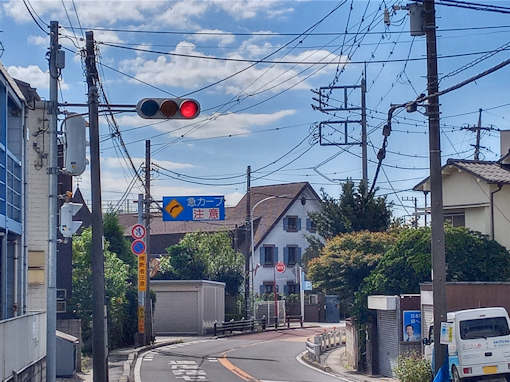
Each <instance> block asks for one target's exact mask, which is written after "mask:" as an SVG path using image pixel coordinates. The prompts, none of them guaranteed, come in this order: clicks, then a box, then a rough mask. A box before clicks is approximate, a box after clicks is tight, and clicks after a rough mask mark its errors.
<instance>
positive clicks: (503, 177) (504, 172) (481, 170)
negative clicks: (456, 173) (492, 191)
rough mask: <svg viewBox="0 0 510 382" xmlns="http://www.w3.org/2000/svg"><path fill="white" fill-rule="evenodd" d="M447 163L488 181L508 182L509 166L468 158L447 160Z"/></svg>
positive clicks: (509, 178) (509, 176)
mask: <svg viewBox="0 0 510 382" xmlns="http://www.w3.org/2000/svg"><path fill="white" fill-rule="evenodd" d="M448 164H453V165H454V166H456V167H458V168H460V169H462V170H465V171H468V172H470V173H471V174H473V175H474V176H476V177H479V178H481V179H483V180H485V181H487V182H488V183H505V184H510V167H509V166H508V165H503V164H501V163H498V162H481V161H469V160H449V161H448Z"/></svg>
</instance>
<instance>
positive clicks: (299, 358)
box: [296, 350, 357, 382]
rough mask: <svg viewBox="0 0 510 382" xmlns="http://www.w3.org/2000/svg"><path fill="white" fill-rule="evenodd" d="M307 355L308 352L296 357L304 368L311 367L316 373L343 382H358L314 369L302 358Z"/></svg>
mask: <svg viewBox="0 0 510 382" xmlns="http://www.w3.org/2000/svg"><path fill="white" fill-rule="evenodd" d="M305 353H306V350H305V351H304V352H301V353H299V354H298V355H297V356H296V360H297V361H298V362H299V363H300V364H301V365H303V366H306V367H309V368H310V369H313V370H315V371H318V372H319V373H322V374H326V375H329V376H330V377H333V378H336V379H338V380H340V381H342V382H357V380H353V379H346V378H343V377H340V376H338V375H335V374H331V373H328V372H326V371H324V370H321V369H318V368H316V367H313V366H312V365H309V364H308V363H306V362H305V361H303V359H302V357H303V355H304V354H305Z"/></svg>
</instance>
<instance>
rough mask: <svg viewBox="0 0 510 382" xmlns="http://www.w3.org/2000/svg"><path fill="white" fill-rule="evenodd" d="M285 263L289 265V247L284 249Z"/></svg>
mask: <svg viewBox="0 0 510 382" xmlns="http://www.w3.org/2000/svg"><path fill="white" fill-rule="evenodd" d="M283 262H284V263H285V265H288V264H289V247H283Z"/></svg>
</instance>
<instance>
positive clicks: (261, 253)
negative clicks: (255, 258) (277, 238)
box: [260, 246, 265, 265]
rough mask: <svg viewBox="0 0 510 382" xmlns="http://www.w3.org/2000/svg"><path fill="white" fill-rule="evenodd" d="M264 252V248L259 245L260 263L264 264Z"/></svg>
mask: <svg viewBox="0 0 510 382" xmlns="http://www.w3.org/2000/svg"><path fill="white" fill-rule="evenodd" d="M264 254H265V248H264V247H263V246H261V247H260V265H264V263H265V259H264Z"/></svg>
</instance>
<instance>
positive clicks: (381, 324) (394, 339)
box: [377, 310, 399, 377]
mask: <svg viewBox="0 0 510 382" xmlns="http://www.w3.org/2000/svg"><path fill="white" fill-rule="evenodd" d="M398 321H399V320H398V319H397V311H395V310H378V311H377V343H378V349H379V354H378V361H379V362H378V363H379V372H380V373H381V374H382V375H384V376H388V377H392V376H393V368H394V367H395V366H396V360H397V358H398V346H399V330H398V328H399V325H398Z"/></svg>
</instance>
